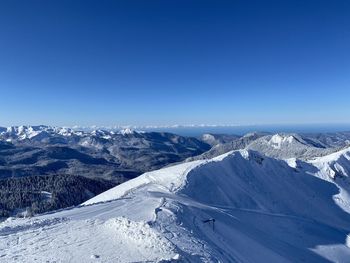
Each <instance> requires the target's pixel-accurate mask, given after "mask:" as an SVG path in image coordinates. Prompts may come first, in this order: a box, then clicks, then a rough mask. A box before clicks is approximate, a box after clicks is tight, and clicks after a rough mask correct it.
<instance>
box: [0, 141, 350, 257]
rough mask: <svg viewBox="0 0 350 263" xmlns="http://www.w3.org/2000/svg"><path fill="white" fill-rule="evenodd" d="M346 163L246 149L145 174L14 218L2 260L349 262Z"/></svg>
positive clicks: (3, 233)
mask: <svg viewBox="0 0 350 263" xmlns="http://www.w3.org/2000/svg"><path fill="white" fill-rule="evenodd" d="M277 139H278V138H277ZM274 140H275V139H274ZM274 143H275V142H274ZM287 143H288V139H287ZM349 156H350V149H345V150H343V151H340V152H337V153H334V154H333V155H328V156H323V157H319V158H314V159H312V160H309V161H305V160H304V161H301V160H298V159H290V160H279V159H274V158H271V157H267V156H264V155H262V154H260V153H258V152H255V151H252V150H239V151H234V152H229V153H227V154H224V155H221V156H219V157H216V158H214V159H211V160H202V161H194V162H189V163H183V164H179V165H176V166H172V167H168V168H164V169H160V170H157V171H153V172H149V173H145V174H143V175H141V176H140V177H138V178H136V179H133V180H130V181H128V182H126V183H124V184H121V185H119V186H117V187H115V188H113V189H110V190H108V191H107V192H105V193H102V194H101V195H99V196H96V197H94V198H92V199H91V200H89V201H87V202H85V203H84V204H83V205H82V206H79V207H76V208H72V209H66V210H62V211H58V212H55V213H50V214H45V215H40V216H36V217H33V218H26V219H7V220H6V221H5V222H3V223H1V224H0V261H1V262H160V261H162V262H166V261H169V262H170V261H171V262H176V261H179V262H183V261H185V262H349V261H350V248H349V244H350V238H349V233H350V215H349V211H350V209H349V208H350V205H349V200H350V199H349V196H348V193H349V190H350V187H349V185H350V184H349V178H348V174H349V171H350V158H349ZM331 171H333V172H334V173H335V174H336V175H335V176H334V175H333V173H332V172H331Z"/></svg>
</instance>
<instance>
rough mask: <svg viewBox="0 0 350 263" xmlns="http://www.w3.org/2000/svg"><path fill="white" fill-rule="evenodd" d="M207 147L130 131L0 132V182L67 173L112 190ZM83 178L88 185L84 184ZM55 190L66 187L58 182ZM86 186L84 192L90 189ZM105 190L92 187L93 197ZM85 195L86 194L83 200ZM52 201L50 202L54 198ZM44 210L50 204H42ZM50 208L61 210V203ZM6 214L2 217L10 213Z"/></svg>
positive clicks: (20, 129)
mask: <svg viewBox="0 0 350 263" xmlns="http://www.w3.org/2000/svg"><path fill="white" fill-rule="evenodd" d="M209 149H210V145H208V144H207V143H205V142H202V141H201V140H199V139H196V138H190V137H183V136H179V135H175V134H170V133H157V132H149V133H147V132H137V131H134V130H131V129H123V130H120V131H116V132H114V131H104V130H94V131H78V130H73V129H69V128H61V127H49V126H16V127H8V128H0V179H6V180H7V181H8V184H6V185H12V184H13V181H14V180H16V183H15V185H18V186H22V185H23V184H21V183H18V181H19V180H23V181H26V182H29V180H28V179H25V178H24V177H28V176H46V177H45V178H47V180H51V181H52V179H50V177H52V176H58V175H60V176H61V175H70V176H79V178H80V179H79V180H76V183H77V184H80V185H82V184H84V183H86V186H88V185H91V183H92V182H93V181H91V180H98V182H96V184H98V183H100V182H101V180H102V181H103V180H105V181H107V182H106V183H102V184H101V183H100V184H101V185H103V186H105V185H109V186H110V187H111V186H113V185H111V183H113V184H114V185H116V184H119V183H122V182H124V181H127V180H129V179H131V178H134V177H136V176H138V175H139V174H141V173H143V172H146V171H150V170H154V169H157V168H160V167H163V166H165V165H168V164H170V163H174V162H181V161H183V160H185V159H186V158H188V157H190V156H195V155H198V154H201V153H203V152H205V151H207V150H209ZM21 178H23V179H21ZM84 178H89V179H90V181H86V182H85V181H84ZM41 181H43V179H42V178H41ZM68 181H69V180H62V181H61V182H68ZM42 185H43V189H42V190H45V191H53V190H54V191H56V192H60V191H61V190H62V189H56V188H54V187H53V186H52V185H47V184H46V183H43V184H42ZM44 186H45V187H44ZM60 187H61V188H62V187H63V188H64V187H65V186H64V185H62V184H61V185H60ZM90 188H91V187H85V189H86V191H90ZM104 190H106V188H105V187H102V188H101V189H100V190H99V189H95V190H94V193H95V194H96V193H99V192H102V191H104ZM2 191H3V192H4V191H5V192H6V191H13V187H10V186H9V189H7V190H6V189H5V188H4V187H3V188H2ZM18 191H20V189H18ZM89 197H91V195H90V196H87V197H86V198H89ZM10 199H11V198H10ZM6 200H7V199H6ZM6 200H5V199H4V198H2V201H0V202H2V203H3V207H8V206H6V205H5V204H4V203H6V202H7V201H6ZM51 201H52V202H55V199H53V200H51ZM11 202H12V204H13V205H11V207H15V202H13V200H12V201H11ZM69 204H70V205H73V204H76V200H74V198H73V197H72V200H71V202H65V206H67V205H69ZM45 207H49V206H47V205H46V204H45ZM50 207H52V208H60V207H62V204H61V203H57V204H55V205H52V206H50ZM0 209H1V203H0ZM4 209H5V208H4ZM5 210H6V211H5V212H4V214H8V213H10V212H11V211H8V209H5ZM38 211H42V209H38Z"/></svg>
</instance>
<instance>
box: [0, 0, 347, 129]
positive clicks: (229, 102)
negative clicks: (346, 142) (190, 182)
mask: <svg viewBox="0 0 350 263" xmlns="http://www.w3.org/2000/svg"><path fill="white" fill-rule="evenodd" d="M0 96H1V97H0V98H1V100H0V126H4V125H19V124H50V125H75V124H78V125H94V124H95V125H114V124H132V125H145V124H153V125H162V124H175V123H178V124H190V123H192V124H199V123H212V124H252V123H308V122H319V123H320V122H322V123H325V122H332V123H335V122H350V1H347V0H344V1H341V0H339V1H337V0H334V1H333V0H329V1H322V0H314V1H313V0H308V1H304V0H303V1H298V0H292V1H287V0H286V1H279V0H278V1H277V0H276V1H268V0H265V1H249V0H248V1H247V0H242V1H216V0H212V1H205V0H198V1H191V0H183V1H182V0H176V1H175V0H166V1H165V0H159V1H156V0H154V1H153V0H152V1H145V0H141V1H133V0H123V1H122V0H119V1H118V0H113V1H112V0H111V1H104V0H95V1H89V0H81V1H79V0H73V1H72V0H67V1H65V0H59V1H55V0H50V1H47V0H42V1H31V0H23V1H17V0H2V1H0Z"/></svg>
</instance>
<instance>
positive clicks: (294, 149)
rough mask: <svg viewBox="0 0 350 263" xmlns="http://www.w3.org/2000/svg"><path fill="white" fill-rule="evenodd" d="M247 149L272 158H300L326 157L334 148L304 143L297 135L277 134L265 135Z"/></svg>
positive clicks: (308, 142)
mask: <svg viewBox="0 0 350 263" xmlns="http://www.w3.org/2000/svg"><path fill="white" fill-rule="evenodd" d="M246 148H247V149H251V150H255V151H259V152H261V153H264V154H265V155H267V156H270V157H274V158H281V159H287V158H302V159H308V158H310V157H315V156H322V155H327V154H330V153H332V152H334V151H335V149H334V148H324V147H321V146H320V145H316V144H314V143H313V142H312V141H306V140H304V138H302V137H301V136H300V135H298V134H283V133H277V134H274V135H267V136H263V137H261V138H258V139H257V140H255V141H253V142H251V143H250V144H249V145H247V147H246Z"/></svg>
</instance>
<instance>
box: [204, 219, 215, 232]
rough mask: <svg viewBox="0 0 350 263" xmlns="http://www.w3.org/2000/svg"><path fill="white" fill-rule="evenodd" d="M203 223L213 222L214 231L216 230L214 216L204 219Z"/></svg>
mask: <svg viewBox="0 0 350 263" xmlns="http://www.w3.org/2000/svg"><path fill="white" fill-rule="evenodd" d="M203 223H209V224H210V223H213V231H214V229H215V228H214V224H215V219H214V218H210V219H207V220H203Z"/></svg>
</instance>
